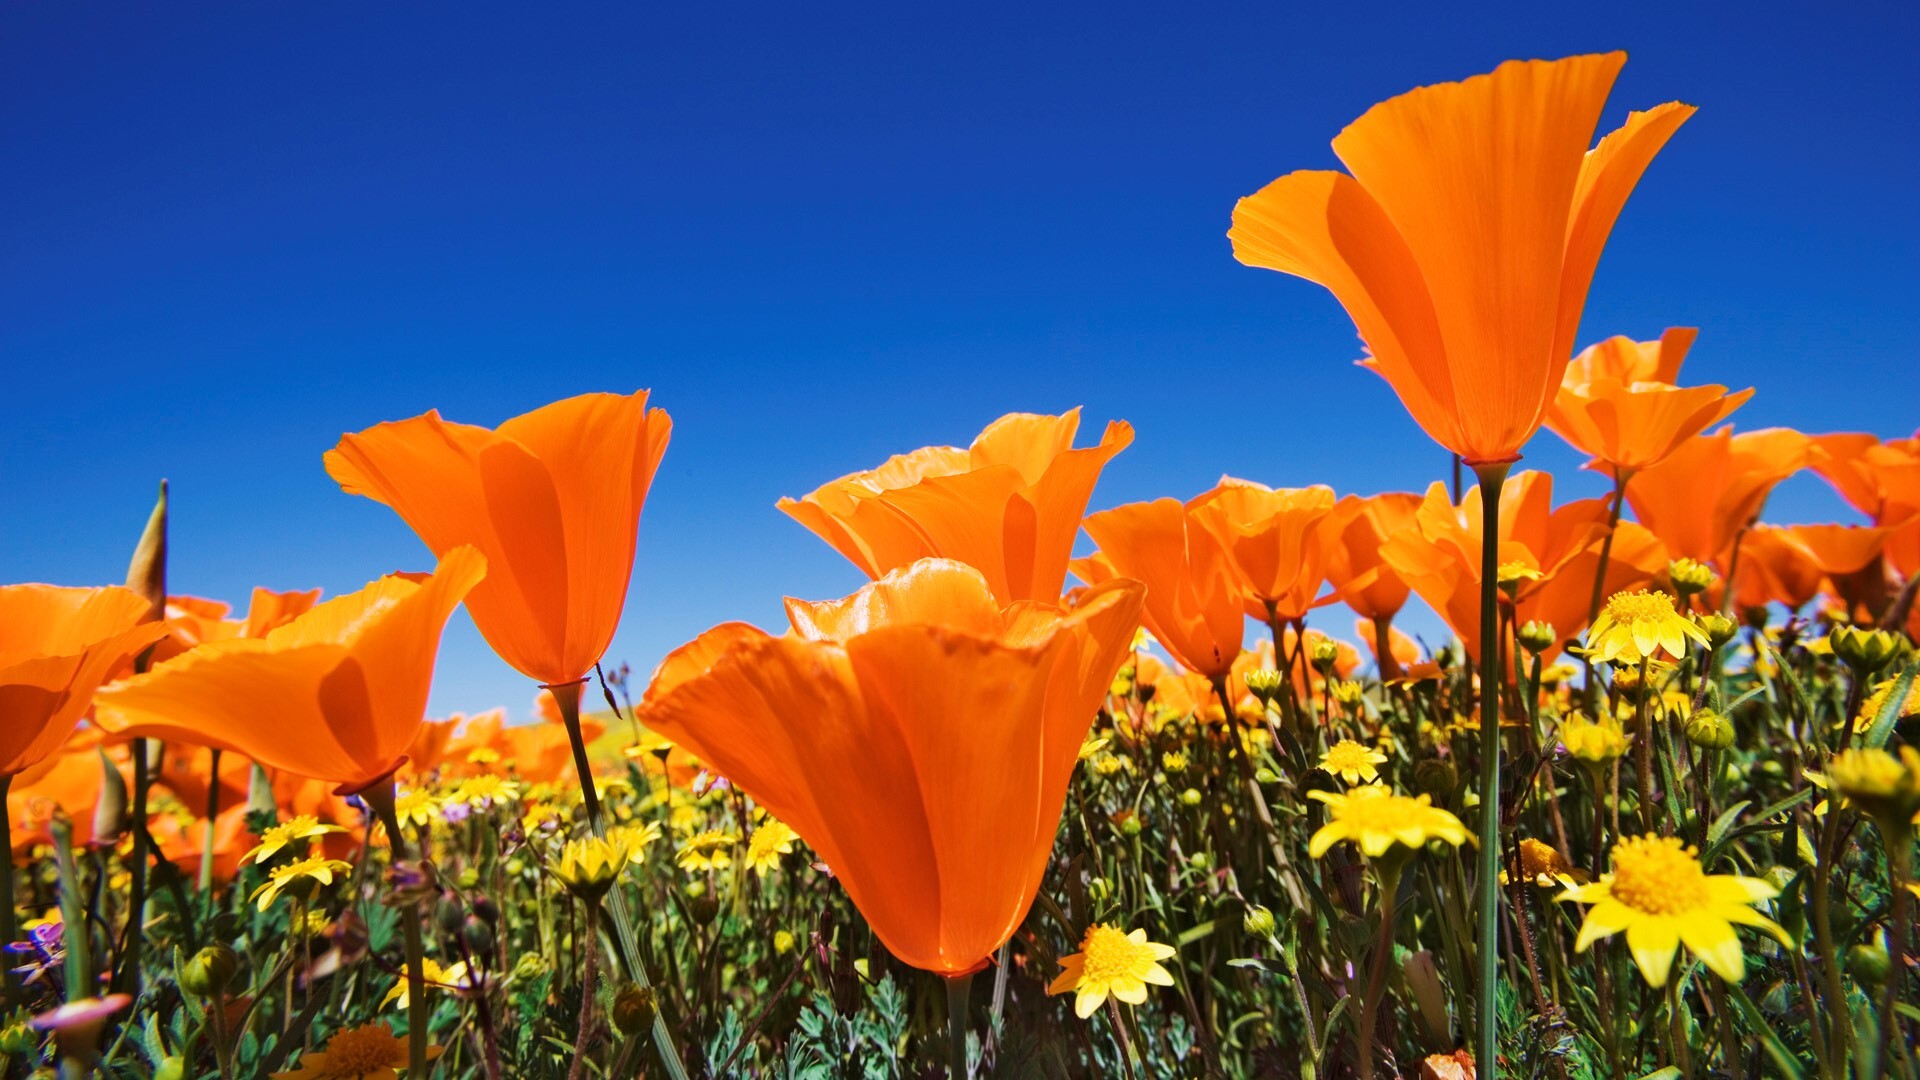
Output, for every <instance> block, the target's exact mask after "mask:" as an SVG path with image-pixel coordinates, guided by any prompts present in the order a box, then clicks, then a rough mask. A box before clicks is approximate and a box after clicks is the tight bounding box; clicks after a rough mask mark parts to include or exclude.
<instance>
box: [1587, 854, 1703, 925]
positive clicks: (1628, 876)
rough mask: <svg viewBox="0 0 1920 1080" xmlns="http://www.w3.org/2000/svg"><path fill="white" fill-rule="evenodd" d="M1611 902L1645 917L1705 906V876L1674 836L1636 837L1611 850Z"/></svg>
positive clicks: (1698, 862)
mask: <svg viewBox="0 0 1920 1080" xmlns="http://www.w3.org/2000/svg"><path fill="white" fill-rule="evenodd" d="M1610 891H1611V892H1612V893H1613V897H1614V899H1616V900H1618V901H1620V902H1621V903H1623V904H1625V905H1627V906H1628V907H1630V908H1633V909H1634V910H1636V911H1641V912H1645V913H1646V914H1648V915H1679V914H1682V913H1684V912H1688V911H1694V910H1697V909H1699V908H1703V907H1706V906H1707V875H1706V871H1704V870H1702V869H1701V867H1700V860H1699V858H1698V857H1697V856H1696V855H1695V853H1694V850H1693V849H1692V848H1690V847H1687V846H1686V845H1685V844H1683V843H1681V841H1680V838H1679V837H1677V836H1636V837H1632V838H1630V839H1626V840H1622V841H1620V843H1619V844H1618V845H1617V846H1615V847H1614V849H1613V885H1612V888H1611V890H1610Z"/></svg>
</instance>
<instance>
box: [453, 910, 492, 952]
mask: <svg viewBox="0 0 1920 1080" xmlns="http://www.w3.org/2000/svg"><path fill="white" fill-rule="evenodd" d="M460 940H462V941H464V942H466V944H467V949H468V951H470V952H474V953H479V954H481V955H486V954H487V953H491V952H492V951H493V927H492V926H490V925H488V924H487V923H485V922H483V921H481V920H480V919H478V918H475V917H474V916H472V915H469V916H467V921H466V922H464V923H462V924H460Z"/></svg>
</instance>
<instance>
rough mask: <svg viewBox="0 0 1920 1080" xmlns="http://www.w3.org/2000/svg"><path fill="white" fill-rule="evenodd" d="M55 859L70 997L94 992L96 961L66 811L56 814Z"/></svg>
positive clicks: (84, 996)
mask: <svg viewBox="0 0 1920 1080" xmlns="http://www.w3.org/2000/svg"><path fill="white" fill-rule="evenodd" d="M52 831H53V861H54V866H55V867H56V868H57V869H58V870H59V872H60V924H61V930H62V933H63V936H64V937H65V938H66V944H67V959H66V962H65V963H63V964H61V965H60V966H61V967H62V968H64V969H65V970H66V975H67V1000H68V1001H69V1002H73V1001H80V1000H81V999H83V998H90V997H92V996H93V986H92V984H93V981H94V979H93V962H92V960H91V958H90V957H89V956H88V953H89V952H90V951H91V950H90V948H89V940H90V938H91V934H92V932H91V931H90V930H88V929H87V908H86V904H85V902H84V901H82V900H81V899H80V868H79V867H78V866H76V865H74V861H73V823H72V822H71V821H68V820H67V816H66V815H65V814H55V815H54V816H53V830H52Z"/></svg>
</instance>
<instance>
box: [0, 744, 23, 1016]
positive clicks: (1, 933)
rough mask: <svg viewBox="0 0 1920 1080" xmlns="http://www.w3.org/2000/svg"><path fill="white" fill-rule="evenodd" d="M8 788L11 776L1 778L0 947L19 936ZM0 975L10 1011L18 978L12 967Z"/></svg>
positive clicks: (0, 999)
mask: <svg viewBox="0 0 1920 1080" xmlns="http://www.w3.org/2000/svg"><path fill="white" fill-rule="evenodd" d="M11 787H13V774H12V773H8V774H6V775H4V776H0V838H5V840H6V844H7V850H6V853H5V856H4V857H0V946H6V945H11V944H13V943H14V940H15V939H17V938H18V937H19V936H20V924H19V918H18V916H17V915H15V913H14V907H13V902H14V896H13V817H12V815H11V813H10V812H9V811H8V809H7V790H8V789H9V788H11ZM0 972H4V974H5V981H4V982H0V1006H4V1007H6V1008H8V1009H9V1010H11V1008H12V1005H13V996H14V993H15V991H16V990H17V989H18V988H19V982H20V976H18V975H16V974H14V971H13V965H12V964H11V963H6V964H0Z"/></svg>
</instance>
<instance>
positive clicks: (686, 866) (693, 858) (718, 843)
mask: <svg viewBox="0 0 1920 1080" xmlns="http://www.w3.org/2000/svg"><path fill="white" fill-rule="evenodd" d="M733 842H734V836H733V834H732V833H730V832H723V831H722V830H720V829H708V830H707V831H705V832H703V833H697V834H695V835H694V836H691V837H689V838H688V839H687V842H686V843H684V844H682V845H680V853H679V855H678V856H677V857H676V858H675V860H674V861H675V862H677V863H679V865H680V869H682V870H686V871H688V872H690V873H693V872H698V871H701V870H723V869H725V868H727V867H729V866H732V865H733V856H732V855H731V854H729V853H728V849H729V848H731V847H733Z"/></svg>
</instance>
